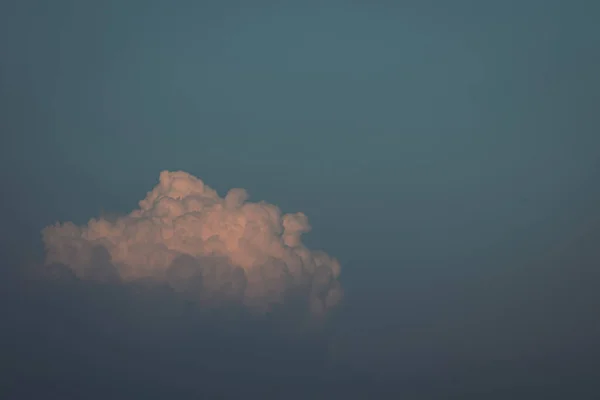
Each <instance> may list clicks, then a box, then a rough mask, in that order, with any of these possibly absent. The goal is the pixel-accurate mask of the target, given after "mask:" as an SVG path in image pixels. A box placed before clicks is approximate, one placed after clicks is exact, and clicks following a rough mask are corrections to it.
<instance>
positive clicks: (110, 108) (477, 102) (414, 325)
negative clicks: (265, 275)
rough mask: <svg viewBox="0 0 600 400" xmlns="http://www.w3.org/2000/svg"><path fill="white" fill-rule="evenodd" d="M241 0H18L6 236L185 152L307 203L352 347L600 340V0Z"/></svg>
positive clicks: (102, 202)
mask: <svg viewBox="0 0 600 400" xmlns="http://www.w3.org/2000/svg"><path fill="white" fill-rule="evenodd" d="M235 3H239V4H234V2H192V1H177V2H166V1H158V0H151V1H141V0H140V1H138V0H129V1H123V2H117V1H103V2H91V1H54V2H42V1H33V0H31V1H24V0H22V1H5V2H3V3H2V5H0V51H1V55H0V131H1V132H2V137H1V139H0V154H1V159H0V160H1V161H0V162H1V174H2V175H1V179H2V182H3V184H2V191H3V196H2V197H3V199H2V203H3V210H4V212H5V218H6V222H5V223H3V225H2V227H0V233H1V234H2V240H3V241H4V242H5V243H10V246H11V247H12V248H13V249H23V251H29V252H33V251H36V252H40V250H39V249H40V248H41V241H40V239H39V232H40V230H41V229H42V228H43V227H44V226H46V225H48V224H50V223H53V222H55V221H74V222H76V223H78V224H81V223H85V222H86V221H87V220H88V219H89V218H91V217H94V216H97V215H99V213H100V212H101V211H102V210H104V211H109V212H115V213H125V212H129V211H130V210H132V209H133V208H135V207H136V206H137V202H138V201H139V200H141V199H142V198H143V197H144V196H145V193H146V192H147V191H148V190H151V189H152V187H153V186H154V185H155V184H156V182H157V179H158V175H159V173H160V171H162V170H180V169H181V170H185V171H187V172H189V173H191V174H193V175H195V176H197V177H199V178H201V179H203V180H204V181H205V182H206V183H207V184H209V185H210V186H212V187H214V188H216V189H217V190H218V191H219V193H220V194H221V195H223V194H225V192H226V191H227V190H228V189H229V188H232V187H242V188H245V189H246V190H248V192H249V193H250V196H251V199H252V200H253V201H258V200H263V199H264V200H266V201H268V202H270V203H274V204H277V205H278V206H280V207H281V208H282V209H283V210H284V211H285V212H296V211H301V212H304V213H305V214H307V216H308V218H309V221H310V223H311V225H312V227H313V231H312V232H311V233H309V234H308V235H307V237H306V239H305V240H306V242H307V243H308V244H309V245H310V246H311V247H313V248H321V249H324V250H326V251H327V252H328V253H329V254H332V255H334V256H335V257H337V258H338V259H339V260H340V262H341V264H342V271H343V272H342V277H341V281H342V284H343V286H344V288H345V290H346V298H345V305H344V309H343V311H342V312H341V314H340V316H339V322H337V324H338V326H336V327H335V328H334V329H333V330H334V331H335V332H336V333H335V334H334V336H335V337H336V339H335V341H336V344H335V346H336V350H335V351H337V352H339V353H340V354H342V355H340V357H341V358H343V359H344V362H348V363H350V364H352V365H353V368H356V369H358V370H364V371H368V372H365V373H370V374H375V375H377V376H385V377H389V376H392V375H394V374H396V373H400V374H405V375H406V374H408V372H409V371H413V372H414V371H415V370H418V371H421V369H422V370H423V371H425V372H422V376H421V375H420V376H419V379H425V380H427V379H428V378H427V377H428V375H427V373H431V374H434V373H433V372H428V371H432V370H436V371H437V369H439V368H441V367H440V365H445V364H444V363H448V365H455V364H456V365H459V367H456V368H458V369H460V368H461V367H460V366H461V365H463V364H464V365H467V364H468V365H476V366H475V367H473V368H474V369H475V370H477V369H478V368H479V367H477V365H483V364H485V363H486V362H490V363H493V362H497V361H498V360H501V361H503V362H508V361H507V360H512V361H511V362H515V363H516V364H515V365H525V364H519V363H518V361H514V360H519V357H525V358H527V357H529V358H530V359H532V360H540V359H544V357H550V358H552V360H562V358H561V357H567V358H569V357H571V358H572V359H574V360H576V359H577V356H576V355H574V354H579V352H581V353H586V352H588V350H590V349H592V348H596V346H599V345H600V342H599V339H598V334H600V326H599V325H598V323H597V322H596V320H597V310H598V307H599V304H600V303H599V299H598V296H597V295H596V294H594V291H595V290H594V287H596V286H597V285H598V277H599V274H598V272H597V268H598V267H599V265H598V262H599V260H600V257H599V255H598V252H597V250H595V247H597V244H594V243H599V241H600V225H599V222H598V221H600V209H599V208H598V204H600V189H599V186H598V184H597V182H598V178H599V177H600V135H599V134H598V133H599V130H600V117H599V114H598V112H597V107H598V104H600V78H599V77H598V68H599V67H600V50H599V49H600V28H598V24H597V20H598V17H600V6H598V5H597V4H596V2H593V1H585V0H579V1H572V2H565V1H559V0H545V1H541V0H540V1H536V0H522V1H502V2H491V1H468V0H459V1H453V2H447V1H442V0H439V1H438V0H432V1H403V2H373V4H367V2H362V3H361V2H341V1H340V2H337V1H332V2H321V3H320V4H317V2H295V3H293V2H290V3H289V4H288V3H287V2H283V3H281V4H279V3H277V2H259V3H252V4H251V3H248V4H246V3H243V2H235ZM270 3H271V4H270ZM351 3H352V4H351ZM25 249H26V250H25ZM565 354H567V355H565ZM344 357H345V358H344ZM529 358H528V360H529ZM571 358H570V359H571ZM407 360H408V361H407ZM531 362H533V361H531ZM536 362H537V361H536ZM553 362H557V363H559V364H560V362H559V361H553ZM461 363H463V364H461ZM527 365H529V364H527ZM452 368H454V367H452ZM490 368H491V367H490ZM509 368H510V367H509ZM438 373H439V371H438V372H435V374H438ZM415 374H416V373H415ZM465 374H466V373H465ZM417 375H418V374H417ZM492 375H493V374H492ZM431 376H433V375H431ZM436 376H438V375H436ZM511 376H512V375H511ZM465 379H468V378H465ZM515 379H517V378H515ZM539 379H541V380H543V378H539ZM515 393H517V392H515ZM580 398H583V397H580Z"/></svg>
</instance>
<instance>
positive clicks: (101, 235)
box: [42, 171, 342, 315]
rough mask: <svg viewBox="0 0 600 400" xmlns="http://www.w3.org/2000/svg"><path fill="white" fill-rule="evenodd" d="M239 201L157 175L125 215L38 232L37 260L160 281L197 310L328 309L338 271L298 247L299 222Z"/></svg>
mask: <svg viewBox="0 0 600 400" xmlns="http://www.w3.org/2000/svg"><path fill="white" fill-rule="evenodd" d="M247 199H248V194H247V193H246V191H245V190H244V189H231V190H230V191H229V192H228V193H227V195H226V196H225V197H224V198H221V197H219V195H218V194H217V192H216V191H215V190H213V189H212V188H210V187H209V186H207V185H206V184H204V182H202V181H201V180H200V179H198V178H196V177H194V176H192V175H190V174H188V173H186V172H183V171H177V172H169V171H163V172H161V174H160V180H159V183H158V185H157V186H156V187H155V188H154V189H153V190H152V191H150V192H148V194H147V195H146V198H144V199H143V200H141V201H140V202H139V209H136V210H134V211H132V212H131V213H129V214H128V215H126V216H123V217H119V218H113V219H108V218H96V219H92V220H90V221H89V222H88V224H87V225H85V226H77V225H75V224H73V223H71V222H65V223H57V224H55V225H53V226H49V227H46V228H44V230H43V232H42V235H43V240H44V243H45V246H46V251H47V254H46V262H47V264H52V263H62V264H66V265H67V266H69V267H71V268H72V269H73V270H74V272H75V273H76V274H77V275H78V276H79V277H80V278H83V279H105V280H106V279H122V280H136V279H145V278H151V279H154V280H159V281H163V282H166V283H168V284H169V285H170V286H171V287H172V288H173V289H175V290H177V291H181V292H185V293H190V294H193V295H194V296H195V298H196V299H197V300H198V301H199V302H201V303H203V304H205V305H220V304H222V303H223V301H227V302H230V301H231V302H235V303H242V304H243V305H244V306H246V307H248V308H249V309H251V310H252V311H255V312H259V313H263V312H267V311H269V310H271V309H272V308H273V307H274V306H275V305H277V304H282V303H285V302H286V301H287V300H289V299H290V298H291V297H293V298H294V299H298V298H301V299H302V300H303V301H307V305H308V307H309V309H310V311H311V312H312V313H313V314H314V315H322V314H323V313H325V312H326V311H327V310H328V309H330V308H331V307H333V306H335V305H336V304H337V303H338V302H339V301H340V300H341V297H342V290H341V287H340V284H339V281H338V280H337V278H338V276H339V274H340V265H339V263H338V261H337V260H336V259H334V258H332V257H330V256H329V255H327V254H326V253H324V252H322V251H311V250H310V249H308V248H307V247H306V246H304V245H303V243H302V240H301V235H302V233H304V232H308V231H309V230H310V225H309V223H308V219H307V217H306V216H305V215H304V214H302V213H296V214H284V215H282V213H281V211H280V210H279V208H277V207H276V206H274V205H272V204H268V203H265V202H262V201H261V202H257V203H253V202H247V201H246V200H247Z"/></svg>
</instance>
